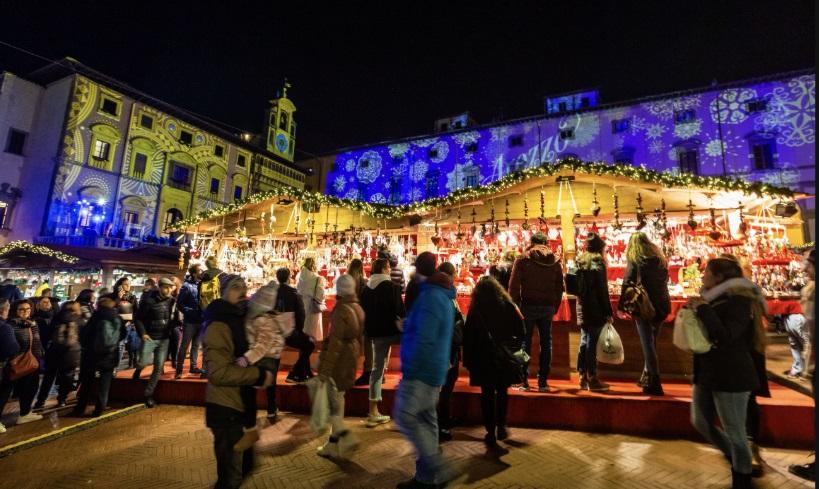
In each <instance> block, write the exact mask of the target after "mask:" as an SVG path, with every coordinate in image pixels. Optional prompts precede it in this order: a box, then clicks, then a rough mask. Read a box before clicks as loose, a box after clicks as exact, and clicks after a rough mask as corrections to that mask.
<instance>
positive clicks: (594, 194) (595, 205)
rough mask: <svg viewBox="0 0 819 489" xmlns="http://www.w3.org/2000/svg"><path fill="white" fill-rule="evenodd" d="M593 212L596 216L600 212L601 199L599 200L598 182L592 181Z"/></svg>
mask: <svg viewBox="0 0 819 489" xmlns="http://www.w3.org/2000/svg"><path fill="white" fill-rule="evenodd" d="M591 213H592V215H593V216H594V217H597V216H598V215H599V214H600V201H599V200H597V184H595V183H592V206H591Z"/></svg>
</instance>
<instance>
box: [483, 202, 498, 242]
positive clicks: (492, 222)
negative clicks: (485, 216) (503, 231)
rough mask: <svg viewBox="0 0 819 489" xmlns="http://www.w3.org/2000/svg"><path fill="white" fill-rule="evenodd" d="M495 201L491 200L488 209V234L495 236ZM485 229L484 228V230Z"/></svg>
mask: <svg viewBox="0 0 819 489" xmlns="http://www.w3.org/2000/svg"><path fill="white" fill-rule="evenodd" d="M495 226H496V225H495V199H492V201H491V204H490V208H489V232H490V233H492V234H495ZM485 229H486V227H484V230H485Z"/></svg>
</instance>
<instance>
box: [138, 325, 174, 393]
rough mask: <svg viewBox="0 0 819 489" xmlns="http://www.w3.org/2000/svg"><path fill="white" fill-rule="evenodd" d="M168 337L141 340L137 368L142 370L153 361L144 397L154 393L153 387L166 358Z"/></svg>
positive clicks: (160, 373)
mask: <svg viewBox="0 0 819 489" xmlns="http://www.w3.org/2000/svg"><path fill="white" fill-rule="evenodd" d="M170 341H171V340H169V339H167V338H166V339H164V340H153V339H151V340H147V341H143V342H142V349H141V350H140V352H139V364H137V369H139V370H142V369H143V368H145V367H146V366H148V364H149V363H150V362H153V365H154V370H153V372H151V378H150V379H148V385H147V386H145V397H151V396H153V395H154V389H156V384H157V383H158V382H159V376H160V375H162V372H163V370H164V368H165V367H164V365H165V359H166V358H168V347H169V344H170Z"/></svg>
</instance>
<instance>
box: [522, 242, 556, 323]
mask: <svg viewBox="0 0 819 489" xmlns="http://www.w3.org/2000/svg"><path fill="white" fill-rule="evenodd" d="M564 289H565V287H564V285H563V267H561V266H560V261H558V260H556V259H555V255H554V253H552V250H551V249H549V247H548V246H545V245H534V246H532V247H531V248H530V249H529V251H528V252H527V253H526V255H525V256H523V257H521V258H518V259H517V260H515V264H514V265H513V266H512V276H511V277H510V278H509V295H511V296H512V300H513V301H515V303H516V304H520V305H527V306H529V305H531V306H551V307H554V308H555V310H557V309H558V308H559V307H560V301H562V300H563V290H564Z"/></svg>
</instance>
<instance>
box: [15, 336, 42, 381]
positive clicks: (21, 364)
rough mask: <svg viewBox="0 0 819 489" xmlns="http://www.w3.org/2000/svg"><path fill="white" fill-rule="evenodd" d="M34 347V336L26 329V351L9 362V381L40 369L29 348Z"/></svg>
mask: <svg viewBox="0 0 819 489" xmlns="http://www.w3.org/2000/svg"><path fill="white" fill-rule="evenodd" d="M33 345H34V334H33V333H32V332H31V328H28V351H26V352H25V353H21V354H19V355H17V356H16V357H14V358H12V359H11V360H10V361H9V380H12V381H14V380H18V379H21V378H23V377H25V376H27V375H31V374H32V373H34V372H36V371H37V369H38V368H40V362H39V361H38V360H37V357H36V356H34V353H32V352H31V347H32V346H33Z"/></svg>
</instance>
